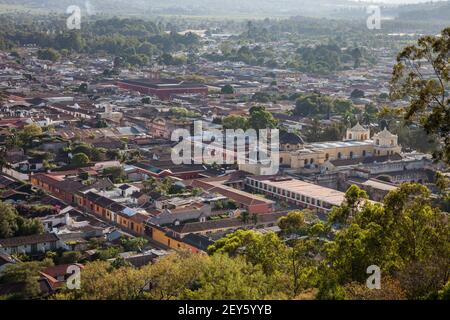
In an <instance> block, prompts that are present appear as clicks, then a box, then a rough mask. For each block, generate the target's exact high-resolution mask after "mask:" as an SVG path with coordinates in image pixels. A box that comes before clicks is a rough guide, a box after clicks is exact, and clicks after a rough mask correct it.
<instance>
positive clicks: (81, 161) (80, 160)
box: [70, 153, 91, 168]
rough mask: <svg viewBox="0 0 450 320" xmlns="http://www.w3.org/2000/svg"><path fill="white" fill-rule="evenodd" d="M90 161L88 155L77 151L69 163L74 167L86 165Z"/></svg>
mask: <svg viewBox="0 0 450 320" xmlns="http://www.w3.org/2000/svg"><path fill="white" fill-rule="evenodd" d="M90 162H91V161H90V160H89V158H88V156H87V155H86V154H84V153H77V154H75V155H74V156H73V158H72V160H71V162H70V163H71V165H72V166H73V167H75V168H82V167H86V166H87V165H88V164H89V163H90Z"/></svg>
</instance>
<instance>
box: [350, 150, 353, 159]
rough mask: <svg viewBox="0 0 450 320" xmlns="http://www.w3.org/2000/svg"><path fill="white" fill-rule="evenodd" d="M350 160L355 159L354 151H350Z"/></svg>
mask: <svg viewBox="0 0 450 320" xmlns="http://www.w3.org/2000/svg"><path fill="white" fill-rule="evenodd" d="M350 159H353V151H350Z"/></svg>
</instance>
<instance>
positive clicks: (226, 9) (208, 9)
mask: <svg viewBox="0 0 450 320" xmlns="http://www.w3.org/2000/svg"><path fill="white" fill-rule="evenodd" d="M369 4H372V3H367V2H359V1H351V0H0V12H1V11H5V10H13V9H16V10H36V11H39V12H64V11H65V10H66V9H67V7H68V6H70V5H78V6H80V8H81V9H82V10H86V8H89V13H97V14H107V15H118V16H120V15H137V16H154V15H181V16H183V15H186V16H213V17H214V16H218V17H223V16H234V17H252V16H254V17H262V16H311V17H331V18H333V17H335V18H360V17H362V16H364V14H365V10H364V8H365V7H366V6H367V5H369ZM382 6H383V12H385V13H386V14H389V16H393V17H400V18H401V19H420V20H422V21H423V20H428V19H444V20H445V19H447V20H450V19H449V18H448V17H450V2H435V3H430V2H428V3H421V4H412V5H403V6H393V5H387V4H382ZM86 11H87V10H86Z"/></svg>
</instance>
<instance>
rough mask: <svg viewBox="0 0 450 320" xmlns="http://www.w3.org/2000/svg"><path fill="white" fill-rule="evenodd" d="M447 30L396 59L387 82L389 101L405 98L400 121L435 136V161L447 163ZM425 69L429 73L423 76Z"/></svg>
mask: <svg viewBox="0 0 450 320" xmlns="http://www.w3.org/2000/svg"><path fill="white" fill-rule="evenodd" d="M449 42H450V27H449V28H446V29H444V30H442V32H441V35H440V36H425V37H421V38H420V39H419V40H418V41H417V44H416V45H411V46H407V47H406V48H404V49H403V50H402V51H401V52H400V53H399V54H398V56H397V64H396V65H395V66H394V70H393V76H392V80H391V97H392V99H404V98H409V105H408V107H407V109H406V113H405V115H404V118H405V119H406V120H408V121H417V122H420V123H421V124H422V125H423V127H424V128H425V130H426V132H427V133H428V134H430V135H437V136H438V137H439V138H440V140H441V146H442V148H441V149H440V150H438V151H437V152H435V153H434V156H435V157H436V158H437V159H443V160H444V161H446V162H447V163H450V125H449V124H450V116H449V115H450V109H449V104H450V98H449V91H448V88H449V81H450V71H449V70H450V62H449V59H448V57H449V54H450V48H449V46H448V43H449ZM424 69H428V70H430V71H431V72H426V73H425V72H423V70H424Z"/></svg>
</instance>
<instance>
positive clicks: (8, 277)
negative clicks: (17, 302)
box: [0, 259, 53, 299]
mask: <svg viewBox="0 0 450 320" xmlns="http://www.w3.org/2000/svg"><path fill="white" fill-rule="evenodd" d="M52 265H53V262H52V261H51V260H49V259H44V260H43V261H31V262H19V263H13V264H10V265H8V266H6V268H5V269H4V270H3V271H2V274H1V278H0V279H1V282H3V283H15V284H18V283H20V284H23V285H24V289H23V291H22V292H21V293H20V294H19V296H20V298H24V299H31V298H37V297H38V296H39V295H40V293H41V288H40V285H39V278H40V273H39V272H40V271H42V270H43V269H45V268H46V267H50V266H52Z"/></svg>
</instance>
